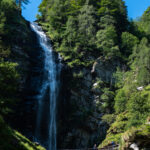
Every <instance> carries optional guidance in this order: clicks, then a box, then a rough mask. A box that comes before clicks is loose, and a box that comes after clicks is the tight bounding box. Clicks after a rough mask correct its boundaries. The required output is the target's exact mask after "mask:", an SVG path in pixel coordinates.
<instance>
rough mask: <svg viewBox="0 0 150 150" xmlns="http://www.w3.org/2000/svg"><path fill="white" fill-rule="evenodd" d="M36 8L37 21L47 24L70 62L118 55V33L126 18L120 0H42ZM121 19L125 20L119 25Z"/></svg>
mask: <svg viewBox="0 0 150 150" xmlns="http://www.w3.org/2000/svg"><path fill="white" fill-rule="evenodd" d="M109 4H110V5H111V6H110V7H109ZM105 10H108V12H110V13H105ZM39 12H40V13H41V15H38V20H39V23H41V24H42V25H44V24H46V26H43V28H44V29H46V31H47V34H48V35H49V36H50V38H51V40H52V41H53V42H54V46H55V49H56V50H57V51H59V53H60V54H61V55H62V57H63V58H64V59H65V60H66V62H67V63H68V65H69V66H71V67H73V66H88V65H90V64H91V63H92V62H93V60H94V59H96V58H98V57H99V56H104V57H105V58H106V59H113V58H114V57H121V55H120V49H119V47H120V46H119V45H118V41H120V35H119V34H120V33H121V32H122V31H123V30H124V29H125V28H126V27H127V26H126V25H127V22H128V21H127V14H126V7H125V5H124V2H123V1H122V0H115V1H114V2H112V1H109V0H107V1H106V0H105V1H104V0H103V1H101V2H100V3H99V2H98V1H91V0H87V1H85V0H71V1H69V0H63V1H60V0H56V1H52V0H49V1H48V0H44V1H43V2H42V3H41V5H40V6H39ZM120 19H122V20H121V22H124V24H121V22H120V25H119V27H118V23H117V21H120ZM118 33H119V34H118ZM88 62H91V63H88Z"/></svg>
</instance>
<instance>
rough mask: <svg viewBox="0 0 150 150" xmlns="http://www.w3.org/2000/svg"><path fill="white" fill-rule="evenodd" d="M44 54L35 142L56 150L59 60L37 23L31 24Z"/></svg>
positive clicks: (38, 96)
mask: <svg viewBox="0 0 150 150" xmlns="http://www.w3.org/2000/svg"><path fill="white" fill-rule="evenodd" d="M30 25H31V28H32V30H33V31H34V32H35V33H36V34H37V37H38V40H39V43H40V46H41V48H42V50H43V52H44V66H43V75H42V82H41V85H40V88H39V89H40V90H39V94H37V95H36V100H37V113H36V116H37V117H36V123H35V141H37V142H39V143H40V144H42V145H44V146H45V147H46V148H47V150H56V106H57V99H58V95H59V86H60V71H61V63H60V59H59V58H58V57H56V55H55V53H54V52H53V50H52V47H51V45H50V42H49V40H48V38H47V37H46V35H45V33H44V32H43V31H42V28H41V27H40V26H38V24H37V23H31V24H30Z"/></svg>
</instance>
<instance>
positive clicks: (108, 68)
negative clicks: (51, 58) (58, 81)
mask: <svg viewBox="0 0 150 150" xmlns="http://www.w3.org/2000/svg"><path fill="white" fill-rule="evenodd" d="M27 2H28V1H17V2H16V1H14V0H0V149H2V150H26V149H29V150H30V149H43V148H41V147H40V146H37V145H36V144H35V143H32V142H31V141H29V140H28V139H27V138H25V137H24V136H22V135H21V134H20V133H19V132H17V131H16V130H13V129H12V128H11V127H10V126H11V124H13V123H11V122H13V121H12V120H13V119H14V118H15V117H16V116H15V115H16V112H15V109H16V107H17V104H18V103H20V102H21V101H22V93H23V91H24V86H25V81H26V78H27V74H29V71H27V70H28V68H29V64H30V63H31V60H30V59H32V57H33V56H34V55H33V54H31V53H34V52H35V48H36V47H35V46H33V42H32V41H33V39H34V35H33V33H32V31H31V29H30V27H29V23H28V22H27V21H25V20H24V18H23V17H22V16H21V3H27ZM39 12H40V13H39V14H38V15H37V22H38V24H40V25H41V26H42V28H43V30H44V31H45V33H46V34H47V36H48V37H49V38H50V40H51V42H52V45H53V49H54V50H55V51H56V52H58V53H59V54H60V55H61V57H62V59H63V62H62V63H63V64H64V66H65V67H64V68H65V69H64V74H63V84H62V86H64V89H63V94H62V97H64V99H65V101H62V102H61V104H59V106H58V107H59V110H58V112H59V113H58V127H59V129H58V135H59V136H58V144H59V145H61V147H62V148H68V147H69V148H85V147H92V146H93V144H95V143H97V144H98V145H99V148H104V147H106V146H108V145H110V144H111V143H112V142H114V143H115V144H119V146H120V149H122V150H126V149H127V150H128V149H130V146H131V145H132V144H134V143H135V144H136V145H137V146H138V147H139V148H140V149H142V148H149V147H150V26H149V24H150V7H149V8H148V9H147V10H146V11H145V12H144V14H143V15H142V16H141V17H140V18H139V19H137V20H129V19H128V14H127V8H126V5H125V2H124V1H123V0H113V1H112V0H43V1H42V3H41V5H40V6H39ZM34 43H36V42H34ZM28 56H31V57H28ZM20 111H21V110H20ZM59 114H60V115H59ZM66 118H67V119H66ZM6 122H7V123H6ZM62 135H63V136H62Z"/></svg>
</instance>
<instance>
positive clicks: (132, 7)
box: [124, 0, 150, 19]
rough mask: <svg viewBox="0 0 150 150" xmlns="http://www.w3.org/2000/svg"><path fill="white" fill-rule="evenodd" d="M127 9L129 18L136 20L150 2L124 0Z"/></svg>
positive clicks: (148, 0) (145, 0)
mask: <svg viewBox="0 0 150 150" xmlns="http://www.w3.org/2000/svg"><path fill="white" fill-rule="evenodd" d="M124 1H125V2H126V6H127V8H128V16H129V18H132V19H136V18H137V17H140V16H141V15H142V14H143V13H144V11H145V10H146V9H147V8H148V6H150V0H124Z"/></svg>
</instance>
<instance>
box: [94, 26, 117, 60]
mask: <svg viewBox="0 0 150 150" xmlns="http://www.w3.org/2000/svg"><path fill="white" fill-rule="evenodd" d="M96 37H97V41H96V44H97V48H98V49H99V50H100V51H101V53H102V54H103V56H104V57H105V58H106V59H110V58H114V57H117V56H119V55H120V51H119V47H118V46H117V33H116V30H115V27H114V26H112V25H110V26H107V27H106V28H105V29H103V30H99V31H98V32H97V35H96Z"/></svg>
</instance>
